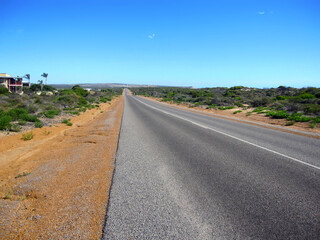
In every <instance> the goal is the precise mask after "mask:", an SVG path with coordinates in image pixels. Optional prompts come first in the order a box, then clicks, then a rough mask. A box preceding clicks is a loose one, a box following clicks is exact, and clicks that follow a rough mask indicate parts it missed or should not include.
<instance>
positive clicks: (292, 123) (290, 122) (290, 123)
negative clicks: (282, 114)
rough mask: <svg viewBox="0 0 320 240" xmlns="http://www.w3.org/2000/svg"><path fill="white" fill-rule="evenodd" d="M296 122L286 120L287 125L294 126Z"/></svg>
mask: <svg viewBox="0 0 320 240" xmlns="http://www.w3.org/2000/svg"><path fill="white" fill-rule="evenodd" d="M295 123H296V122H295V121H289V122H286V126H292V125H294V124H295Z"/></svg>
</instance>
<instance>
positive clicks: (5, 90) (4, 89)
mask: <svg viewBox="0 0 320 240" xmlns="http://www.w3.org/2000/svg"><path fill="white" fill-rule="evenodd" d="M8 92H9V91H8V89H7V88H5V87H0V94H7V93H8Z"/></svg>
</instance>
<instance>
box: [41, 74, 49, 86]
mask: <svg viewBox="0 0 320 240" xmlns="http://www.w3.org/2000/svg"><path fill="white" fill-rule="evenodd" d="M41 77H44V78H45V79H46V81H45V84H46V85H47V80H48V73H42V75H41Z"/></svg>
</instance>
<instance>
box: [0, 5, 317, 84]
mask: <svg viewBox="0 0 320 240" xmlns="http://www.w3.org/2000/svg"><path fill="white" fill-rule="evenodd" d="M0 13H1V14H0V33H1V36H0V72H5V73H9V74H10V75H14V76H16V75H19V76H22V75H24V74H26V73H29V74H31V80H32V82H37V81H38V80H39V79H41V76H40V75H41V74H42V73H43V72H46V73H48V74H49V75H48V83H72V84H73V83H111V82H113V83H129V84H130V83H133V84H157V85H172V86H195V87H216V86H226V87H230V86H236V85H243V86H249V87H261V88H262V87H277V86H279V85H285V86H292V87H306V86H315V87H320V1H319V0H299V1H296V0H233V1H231V0H105V1H102V0H101V1H100V0H88V1H82V0H0Z"/></svg>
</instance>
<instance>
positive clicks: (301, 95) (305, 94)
mask: <svg viewBox="0 0 320 240" xmlns="http://www.w3.org/2000/svg"><path fill="white" fill-rule="evenodd" d="M298 97H299V98H301V99H314V98H316V97H315V96H314V95H313V94H310V93H302V94H300V95H299V96H298Z"/></svg>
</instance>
